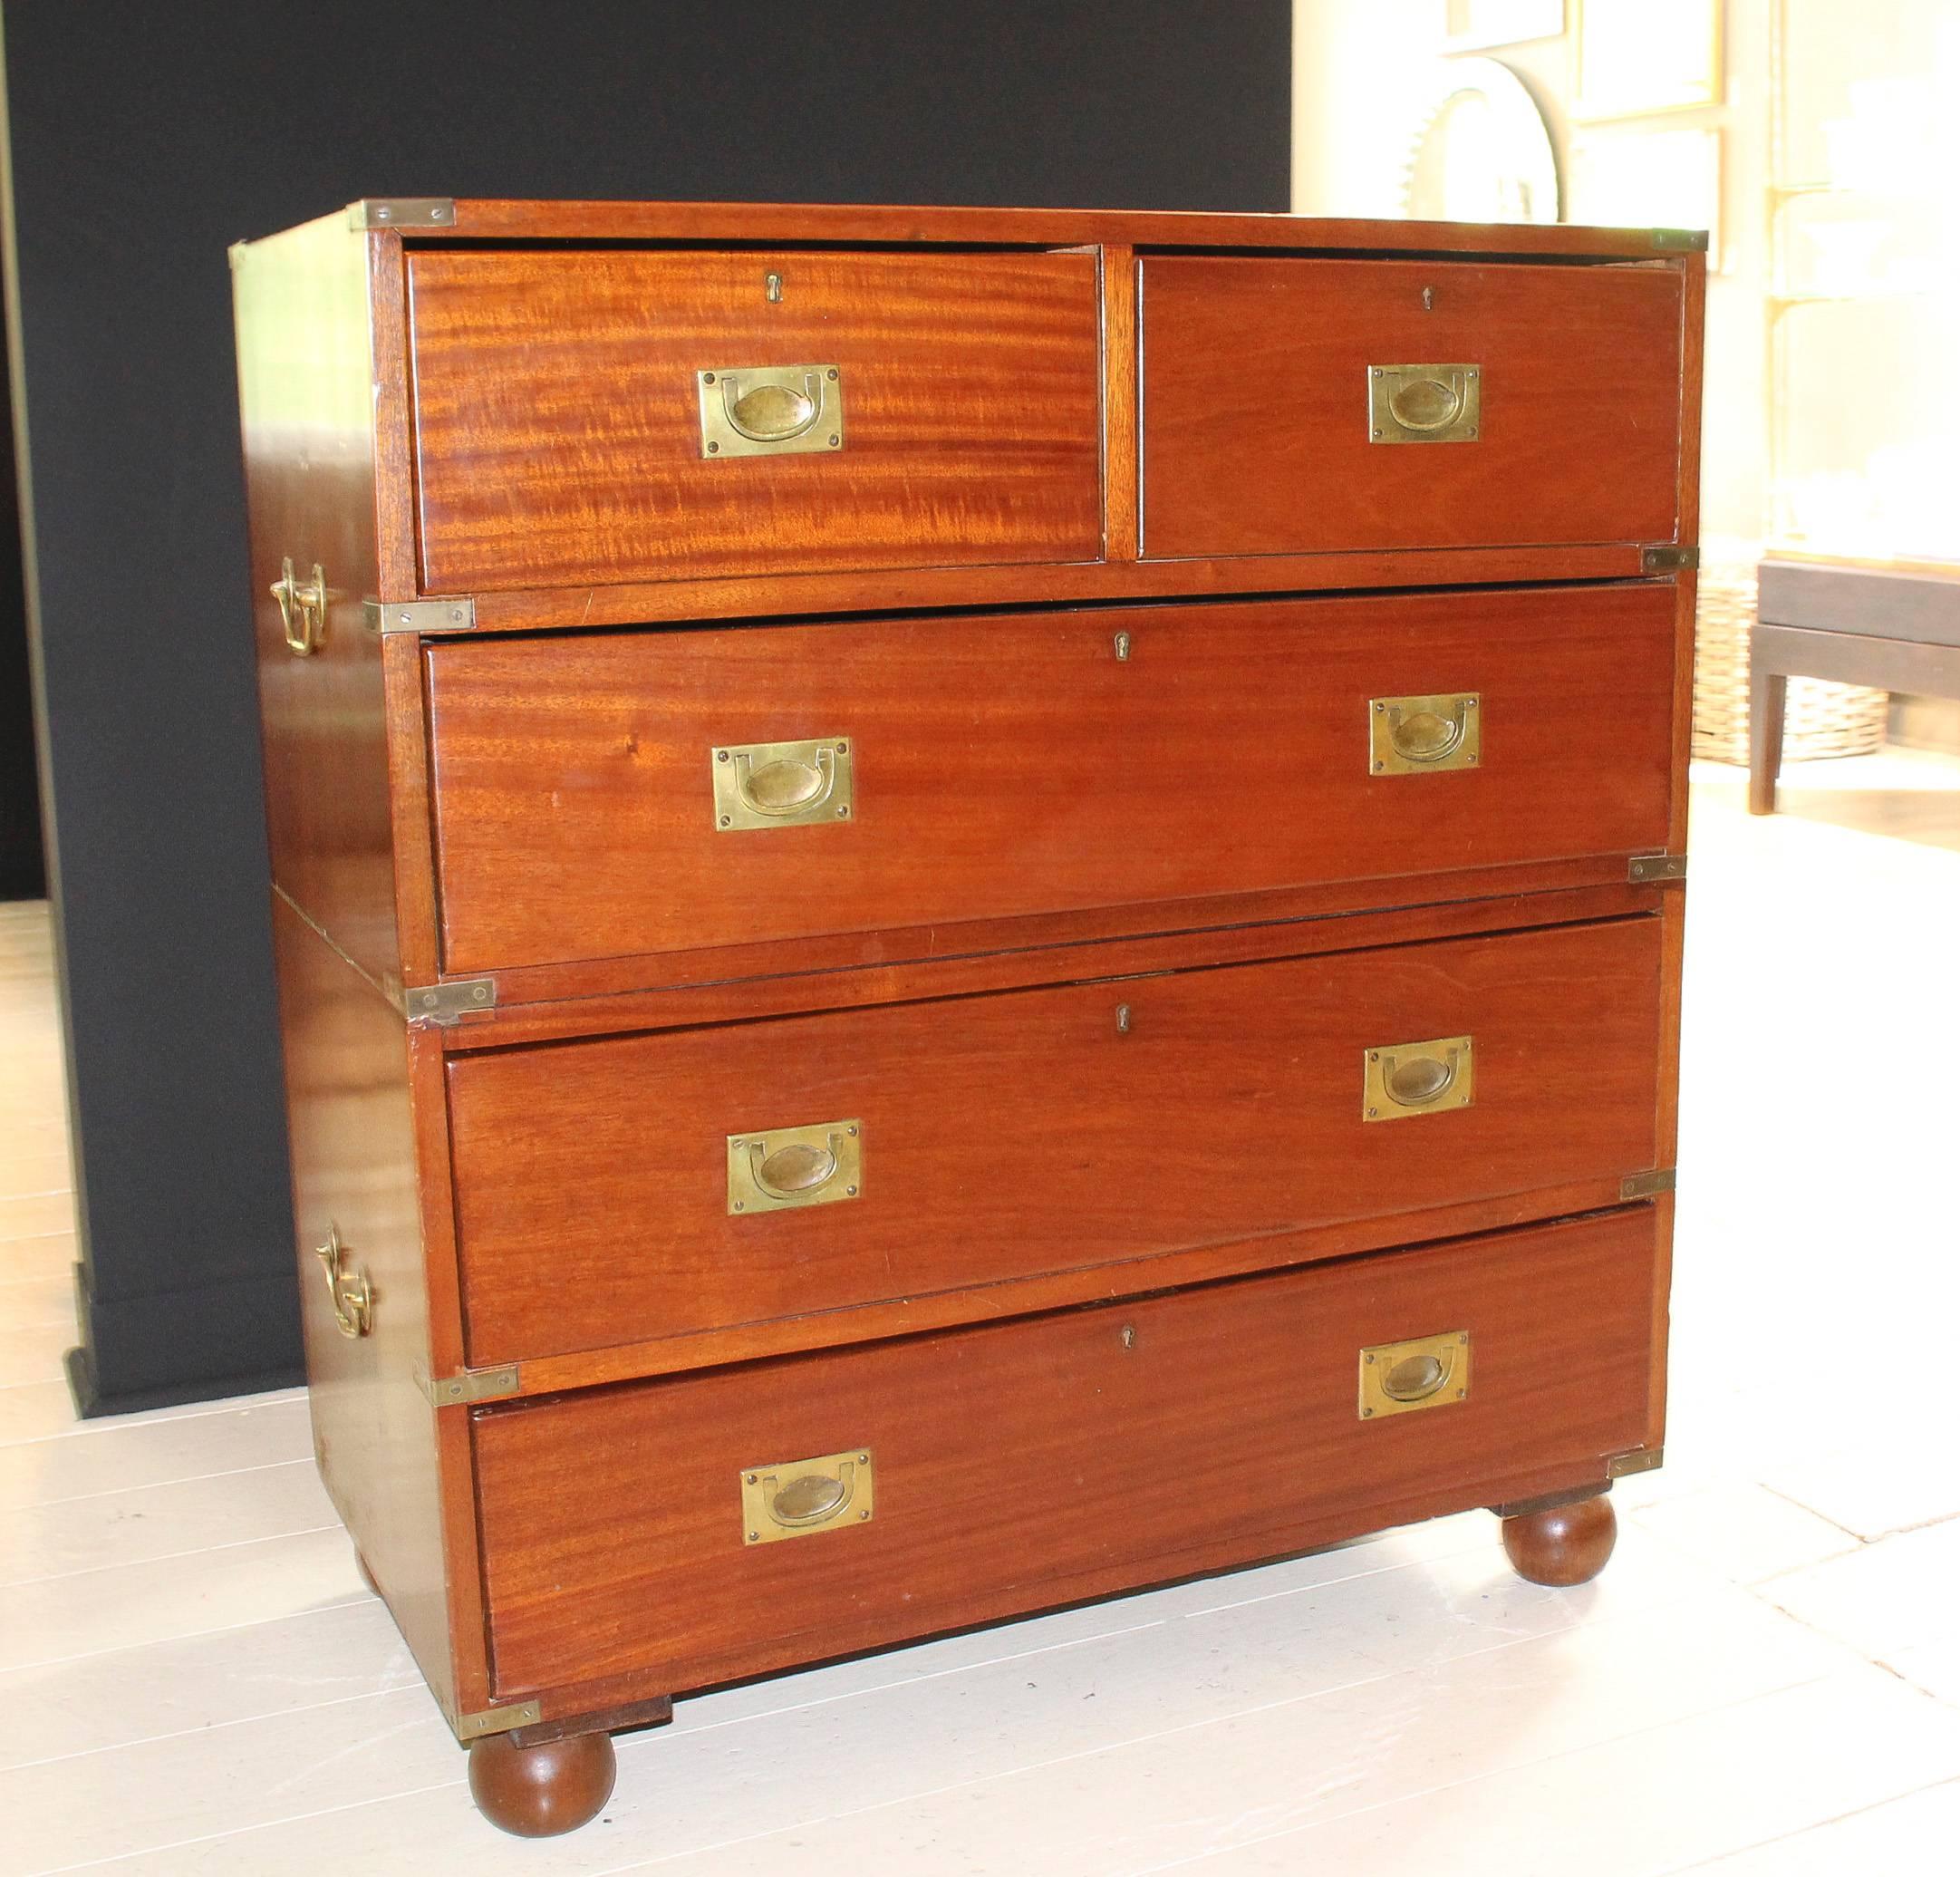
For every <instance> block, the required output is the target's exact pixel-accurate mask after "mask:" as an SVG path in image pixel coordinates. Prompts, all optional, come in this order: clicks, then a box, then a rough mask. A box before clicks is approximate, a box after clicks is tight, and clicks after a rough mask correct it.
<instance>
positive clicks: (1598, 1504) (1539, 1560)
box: [1504, 1493, 1619, 1589]
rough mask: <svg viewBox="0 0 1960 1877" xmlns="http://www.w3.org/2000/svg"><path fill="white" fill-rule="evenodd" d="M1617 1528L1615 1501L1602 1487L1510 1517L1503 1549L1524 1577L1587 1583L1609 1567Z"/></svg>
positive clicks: (1560, 1584)
mask: <svg viewBox="0 0 1960 1877" xmlns="http://www.w3.org/2000/svg"><path fill="white" fill-rule="evenodd" d="M1618 1532H1619V1526H1618V1523H1617V1521H1616V1519H1615V1518H1614V1516H1613V1502H1612V1501H1611V1500H1610V1499H1608V1497H1607V1496H1606V1495H1605V1494H1604V1493H1601V1494H1600V1495H1598V1497H1596V1498H1592V1499H1575V1500H1573V1501H1572V1502H1571V1503H1570V1504H1569V1505H1552V1506H1548V1507H1546V1508H1544V1509H1542V1510H1540V1511H1538V1512H1521V1513H1519V1514H1515V1515H1514V1516H1513V1517H1511V1518H1507V1519H1506V1520H1505V1521H1504V1554H1505V1556H1506V1557H1508V1558H1509V1559H1510V1560H1511V1568H1512V1569H1513V1570H1514V1571H1515V1572H1517V1573H1518V1575H1519V1576H1520V1577H1522V1578H1524V1579H1526V1580H1527V1581H1529V1582H1531V1583H1545V1584H1551V1585H1553V1586H1554V1587H1556V1588H1559V1589H1563V1588H1565V1587H1567V1586H1569V1585H1571V1584H1575V1583H1588V1582H1591V1581H1592V1579H1594V1578H1595V1577H1597V1576H1598V1574H1599V1573H1600V1572H1602V1571H1603V1570H1605V1569H1606V1561H1607V1560H1608V1558H1609V1557H1611V1556H1612V1555H1613V1541H1614V1539H1615V1538H1616V1537H1617V1535H1618Z"/></svg>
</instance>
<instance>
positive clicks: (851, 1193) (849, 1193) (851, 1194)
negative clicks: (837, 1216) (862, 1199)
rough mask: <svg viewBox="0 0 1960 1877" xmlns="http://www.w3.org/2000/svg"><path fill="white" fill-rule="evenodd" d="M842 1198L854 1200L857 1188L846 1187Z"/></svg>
mask: <svg viewBox="0 0 1960 1877" xmlns="http://www.w3.org/2000/svg"><path fill="white" fill-rule="evenodd" d="M844 1196H845V1198H846V1199H855V1198H856V1197H857V1188H856V1187H855V1186H846V1187H845V1189H844Z"/></svg>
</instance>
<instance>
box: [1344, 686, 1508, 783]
mask: <svg viewBox="0 0 1960 1877" xmlns="http://www.w3.org/2000/svg"><path fill="white" fill-rule="evenodd" d="M1482 750H1483V694H1482V692H1476V691H1445V692H1436V693H1434V694H1432V695H1430V696H1426V697H1373V698H1370V699H1369V700H1368V767H1369V769H1370V770H1371V771H1372V773H1374V774H1375V775H1377V776H1417V775H1422V774H1424V773H1425V772H1428V773H1432V774H1433V773H1434V772H1435V771H1436V770H1438V769H1475V768H1476V766H1477V762H1478V760H1479V758H1480V757H1481V756H1482Z"/></svg>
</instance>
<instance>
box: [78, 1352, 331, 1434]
mask: <svg viewBox="0 0 1960 1877" xmlns="http://www.w3.org/2000/svg"><path fill="white" fill-rule="evenodd" d="M62 1360H63V1364H64V1365H65V1366H66V1368H67V1370H68V1392H69V1393H70V1394H71V1395H72V1397H73V1398H74V1403H75V1413H76V1414H77V1415H78V1416H79V1417H81V1418H82V1420H85V1421H88V1420H93V1419H95V1418H96V1417H98V1416H101V1415H105V1414H142V1413H145V1412H147V1411H148V1410H149V1409H150V1408H181V1407H182V1406H183V1404H184V1403H185V1402H187V1401H222V1400H224V1399H226V1398H228V1397H230V1396H233V1395H263V1394H266V1392H268V1391H269V1390H270V1389H273V1388H299V1387H300V1386H302V1385H303V1384H304V1381H305V1379H306V1371H305V1369H278V1370H271V1371H266V1372H263V1373H258V1374H253V1375H237V1376H231V1377H229V1378H221V1379H217V1380H203V1381H194V1382H192V1381H183V1382H169V1383H166V1384H165V1385H163V1386H162V1387H159V1388H126V1389H123V1390H122V1391H121V1392H120V1393H118V1394H114V1395H104V1394H103V1393H102V1392H101V1389H100V1388H97V1387H96V1383H95V1371H94V1369H92V1367H91V1365H90V1362H89V1352H88V1350H85V1349H72V1350H69V1351H68V1353H67V1355H65V1356H64V1357H63V1359H62Z"/></svg>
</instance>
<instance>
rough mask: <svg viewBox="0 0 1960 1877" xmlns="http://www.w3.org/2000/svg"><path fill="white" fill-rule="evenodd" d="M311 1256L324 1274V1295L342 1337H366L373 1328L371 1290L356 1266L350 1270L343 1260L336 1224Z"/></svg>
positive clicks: (328, 1229) (329, 1227)
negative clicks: (327, 1298) (324, 1241)
mask: <svg viewBox="0 0 1960 1877" xmlns="http://www.w3.org/2000/svg"><path fill="white" fill-rule="evenodd" d="M313 1249H314V1257H316V1258H318V1259H319V1261H320V1263H321V1264H322V1266H323V1268H324V1269H325V1272H326V1282H327V1295H328V1296H329V1297H330V1298H331V1299H332V1300H333V1321H334V1322H335V1323H336V1324H337V1325H338V1326H339V1328H340V1332H341V1334H342V1335H343V1336H345V1337H348V1338H350V1339H352V1338H353V1337H357V1336H365V1335H367V1333H368V1332H369V1331H370V1330H372V1329H373V1327H374V1287H373V1286H372V1284H370V1283H369V1282H368V1274H367V1272H364V1271H362V1270H361V1269H360V1268H359V1267H358V1266H356V1267H354V1268H352V1269H349V1268H347V1267H345V1266H344V1265H343V1263H342V1260H343V1258H344V1257H345V1256H346V1247H345V1246H344V1245H343V1244H342V1243H341V1231H340V1227H339V1226H338V1225H329V1226H328V1227H327V1236H326V1243H324V1244H316V1245H315V1246H314V1248H313Z"/></svg>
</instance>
